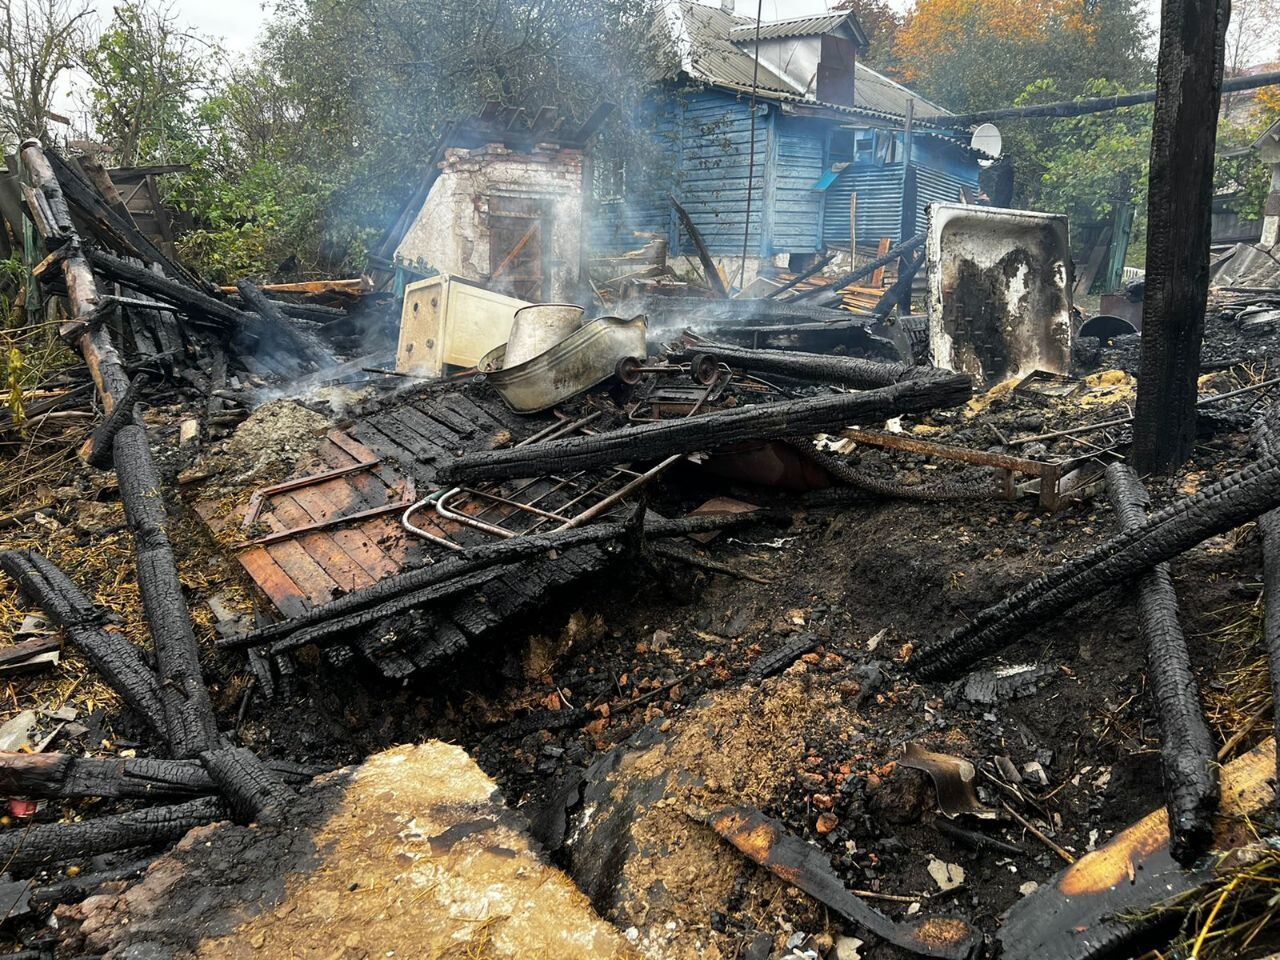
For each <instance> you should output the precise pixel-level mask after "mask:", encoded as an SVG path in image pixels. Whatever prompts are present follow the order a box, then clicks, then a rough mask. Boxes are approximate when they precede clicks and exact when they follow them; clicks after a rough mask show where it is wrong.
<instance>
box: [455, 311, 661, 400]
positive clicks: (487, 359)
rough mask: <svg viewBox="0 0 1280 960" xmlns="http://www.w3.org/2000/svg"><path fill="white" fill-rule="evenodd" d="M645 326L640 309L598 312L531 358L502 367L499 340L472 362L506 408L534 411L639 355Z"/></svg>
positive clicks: (502, 350) (578, 390) (644, 348)
mask: <svg viewBox="0 0 1280 960" xmlns="http://www.w3.org/2000/svg"><path fill="white" fill-rule="evenodd" d="M648 326H649V325H648V321H647V320H646V318H645V316H644V314H637V315H636V316H634V317H632V318H631V319H630V320H624V319H623V318H621V317H599V318H597V319H595V320H592V321H590V322H589V323H585V324H583V325H582V326H581V327H579V328H578V329H577V330H575V331H574V332H573V333H571V334H569V336H567V337H565V338H564V339H563V340H561V341H560V342H559V343H557V344H556V345H555V346H553V347H552V348H551V349H549V350H547V351H546V352H545V353H541V354H539V355H538V356H536V357H534V358H533V359H532V360H526V361H525V362H524V363H520V364H517V365H516V366H514V367H511V368H510V369H504V368H503V365H502V363H503V359H504V358H505V356H506V351H507V345H506V344H505V343H504V344H503V345H502V346H500V347H496V348H494V349H493V350H490V351H489V352H488V353H487V354H485V355H484V357H483V358H482V359H481V360H480V363H479V364H477V367H478V369H479V370H480V371H481V372H482V373H484V374H485V375H486V377H487V379H488V382H489V383H490V384H492V385H493V388H494V389H495V390H496V391H498V395H499V396H500V397H502V399H503V400H504V401H506V404H507V406H509V407H510V408H511V409H512V410H514V411H516V412H517V413H537V412H538V411H539V410H546V409H547V408H548V407H554V406H555V405H556V404H557V403H560V402H561V401H563V400H568V399H569V398H570V397H572V396H574V395H576V394H579V393H581V392H582V391H584V390H590V389H591V388H592V387H594V386H595V385H596V384H598V383H602V382H604V381H605V380H607V379H609V377H611V376H613V373H614V370H615V369H616V368H617V365H618V361H619V360H623V359H626V358H627V357H639V358H644V357H645V356H646V355H647V352H648V348H647V346H646V343H645V336H646V334H647V333H648Z"/></svg>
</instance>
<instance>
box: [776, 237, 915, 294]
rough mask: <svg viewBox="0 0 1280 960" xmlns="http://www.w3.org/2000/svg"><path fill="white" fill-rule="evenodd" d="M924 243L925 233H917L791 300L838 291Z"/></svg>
mask: <svg viewBox="0 0 1280 960" xmlns="http://www.w3.org/2000/svg"><path fill="white" fill-rule="evenodd" d="M923 245H924V234H923V233H917V234H916V235H915V236H914V237H911V238H910V239H909V240H903V241H902V243H900V244H898V245H897V246H896V247H893V248H891V249H890V250H889V252H888V253H886V254H884V255H883V256H879V257H876V258H875V259H874V260H872V261H871V262H870V263H866V264H863V265H862V266H861V267H858V268H857V269H855V270H850V271H849V272H848V273H844V274H841V275H840V276H838V277H836V278H835V279H834V280H832V281H831V282H830V283H828V284H826V285H825V286H822V287H811V288H810V289H808V290H805V291H803V292H802V293H798V294H796V295H795V296H794V297H792V298H791V302H793V303H794V302H795V301H797V300H812V299H814V298H815V297H820V296H824V295H828V294H833V293H838V292H840V291H841V290H843V289H844V288H845V287H847V286H849V284H851V283H857V282H858V281H859V280H861V279H863V278H864V277H869V276H871V274H873V273H875V272H876V271H877V270H879V269H880V268H881V267H887V266H888V265H889V264H891V263H893V261H895V260H898V259H900V258H902V257H905V256H906V255H907V254H908V253H910V252H911V251H912V250H914V249H916V247H920V246H923Z"/></svg>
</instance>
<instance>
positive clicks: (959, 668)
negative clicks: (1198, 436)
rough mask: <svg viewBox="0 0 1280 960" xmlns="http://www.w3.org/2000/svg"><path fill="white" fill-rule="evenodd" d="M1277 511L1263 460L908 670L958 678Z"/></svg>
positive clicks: (1277, 468)
mask: <svg viewBox="0 0 1280 960" xmlns="http://www.w3.org/2000/svg"><path fill="white" fill-rule="evenodd" d="M1278 505H1280V456H1277V455H1269V456H1265V457H1263V458H1261V459H1260V460H1258V461H1257V462H1256V463H1252V464H1250V465H1249V466H1247V467H1245V468H1244V469H1243V470H1241V471H1239V472H1237V473H1233V474H1231V475H1230V476H1228V477H1225V478H1223V479H1222V480H1219V481H1218V482H1217V483H1214V484H1212V485H1211V486H1208V487H1205V488H1204V489H1203V490H1201V491H1200V492H1199V493H1197V494H1195V495H1194V496H1191V497H1184V498H1183V499H1182V500H1179V501H1178V502H1177V503H1175V504H1173V505H1171V506H1168V507H1165V508H1164V509H1162V510H1160V511H1158V512H1156V513H1153V514H1152V515H1151V516H1150V517H1148V518H1147V520H1146V521H1145V522H1144V523H1143V524H1142V525H1141V526H1138V527H1134V528H1133V529H1132V530H1126V531H1124V532H1123V533H1121V534H1120V535H1119V536H1118V537H1115V538H1113V539H1111V540H1108V541H1107V542H1106V543H1104V544H1102V545H1101V546H1098V547H1096V548H1094V549H1093V550H1090V551H1089V552H1088V553H1086V554H1084V555H1083V556H1081V557H1077V558H1076V559H1074V560H1070V561H1068V562H1067V563H1064V564H1062V565H1061V566H1059V567H1057V568H1055V569H1053V570H1050V571H1049V572H1048V573H1045V574H1043V575H1041V576H1039V577H1037V578H1036V579H1035V580H1033V581H1031V583H1029V584H1027V585H1026V586H1024V587H1022V588H1021V589H1019V590H1016V591H1014V592H1013V593H1012V594H1010V595H1009V596H1008V597H1006V598H1005V599H1003V600H1001V601H1000V602H999V603H996V604H993V605H992V606H990V607H987V608H986V609H985V610H982V611H980V612H979V613H978V614H977V615H975V616H974V617H973V619H972V620H970V621H969V622H968V623H966V624H965V625H964V626H963V627H960V628H958V629H956V630H954V631H952V633H951V634H950V635H949V636H947V637H945V638H943V639H941V640H936V641H934V642H932V643H926V644H924V645H923V646H922V647H921V648H920V649H918V650H917V651H916V653H915V655H914V656H913V657H912V659H911V661H910V668H911V669H912V671H914V672H916V673H918V674H920V675H921V676H923V677H925V678H928V679H931V680H932V679H946V678H950V677H954V676H957V675H958V674H960V673H963V672H964V671H965V670H967V669H968V668H969V667H971V666H972V665H973V664H974V663H975V662H977V661H978V660H980V659H982V658H983V657H985V656H988V655H990V654H992V653H995V652H996V651H998V650H1000V649H1002V648H1004V647H1005V646H1006V645H1008V644H1010V643H1012V642H1013V641H1015V640H1018V639H1021V638H1022V637H1024V636H1026V634H1027V632H1028V631H1029V630H1032V629H1034V628H1035V627H1038V626H1040V625H1041V624H1043V623H1047V622H1048V621H1049V620H1052V619H1053V618H1054V617H1056V616H1058V615H1059V614H1061V613H1063V612H1064V611H1066V610H1069V609H1070V608H1071V607H1073V606H1074V605H1075V604H1077V603H1079V602H1080V601H1082V600H1087V599H1089V598H1092V597H1096V596H1098V595H1099V594H1101V593H1103V592H1104V591H1106V590H1107V589H1108V588H1110V587H1113V586H1114V585H1115V584H1117V583H1122V582H1124V581H1125V580H1129V579H1132V578H1133V577H1136V576H1137V575H1138V574H1140V573H1143V572H1145V571H1147V570H1150V569H1151V568H1152V567H1154V566H1155V565H1156V564H1158V563H1163V562H1164V561H1166V560H1172V559H1173V558H1174V557H1176V556H1177V555H1178V554H1180V553H1182V552H1183V551H1185V550H1189V549H1191V548H1192V547H1194V546H1195V545H1196V544H1198V543H1201V542H1202V541H1204V540H1207V539H1208V538H1209V537H1212V536H1215V535H1217V534H1220V533H1226V532H1227V531H1228V530H1232V529H1234V528H1236V527H1238V526H1240V524H1242V523H1247V522H1248V521H1250V520H1252V519H1254V518H1255V517H1258V516H1261V515H1262V514H1263V513H1265V512H1267V511H1268V510H1271V509H1273V508H1274V507H1276V506H1278Z"/></svg>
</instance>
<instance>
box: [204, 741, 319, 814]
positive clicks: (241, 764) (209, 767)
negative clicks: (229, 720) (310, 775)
mask: <svg viewBox="0 0 1280 960" xmlns="http://www.w3.org/2000/svg"><path fill="white" fill-rule="evenodd" d="M200 762H201V763H203V764H204V768H205V770H206V771H208V774H209V776H210V778H211V779H212V780H213V781H214V783H216V784H217V785H218V789H219V791H220V792H221V793H222V795H223V796H224V797H226V799H227V803H228V804H229V805H230V806H231V812H232V813H233V814H234V816H235V819H236V820H237V821H238V822H240V823H249V822H251V821H254V820H257V821H259V822H264V823H265V822H279V820H280V819H281V817H282V815H283V813H284V811H285V809H286V808H287V807H288V806H289V802H290V801H291V800H293V799H294V798H295V794H294V792H293V791H292V790H290V789H289V788H288V787H286V786H285V785H284V783H283V782H282V781H281V780H280V779H279V778H277V777H276V776H274V775H273V774H272V772H271V771H270V770H269V769H267V767H266V765H265V764H263V763H262V761H261V760H259V759H258V757H257V755H256V754H254V753H253V752H252V751H250V750H246V749H245V748H244V747H230V746H223V747H218V748H217V749H215V750H206V751H205V752H204V753H202V754H201V755H200Z"/></svg>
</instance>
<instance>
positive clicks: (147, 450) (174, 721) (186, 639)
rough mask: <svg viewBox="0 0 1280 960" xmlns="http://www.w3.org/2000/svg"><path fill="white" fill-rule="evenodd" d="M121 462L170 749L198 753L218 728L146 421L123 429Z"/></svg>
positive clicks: (118, 445)
mask: <svg viewBox="0 0 1280 960" xmlns="http://www.w3.org/2000/svg"><path fill="white" fill-rule="evenodd" d="M115 463H116V475H117V476H118V477H119V479H120V500H121V502H123V504H124V512H125V519H126V520H127V521H128V524H129V529H130V531H131V532H132V533H133V540H134V544H135V550H136V553H137V564H138V593H139V594H140V595H141V597H142V605H143V609H144V610H145V612H146V615H147V623H148V624H149V625H150V627H151V636H152V638H153V639H154V641H155V649H156V663H157V666H158V668H159V673H160V687H161V689H160V696H161V701H162V703H163V704H164V712H165V722H166V726H167V728H168V731H169V746H170V748H171V749H172V751H173V753H174V755H175V756H177V757H194V756H197V755H198V754H200V753H201V752H202V751H205V750H211V749H213V748H214V747H215V746H216V745H217V744H218V725H217V723H216V721H215V720H214V716H213V704H212V703H211V702H210V700H209V691H208V689H207V688H206V687H205V685H204V680H203V678H202V677H201V673H200V656H199V651H198V649H197V646H196V637H195V632H194V630H193V629H192V627H191V617H190V615H189V614H188V612H187V602H186V599H185V598H184V596H183V593H182V583H181V582H180V581H179V579H178V566H177V561H176V560H175V559H174V556H173V545H172V544H171V543H170V542H169V535H168V534H167V533H166V532H165V526H166V521H167V517H166V515H165V507H164V491H163V489H162V488H161V486H160V477H159V474H157V472H156V467H155V463H154V462H153V461H152V459H151V447H150V445H149V444H148V442H147V434H146V431H145V430H144V429H143V428H142V427H141V426H138V425H136V424H130V425H129V426H126V427H123V428H122V429H121V430H120V432H119V433H117V434H116V440H115Z"/></svg>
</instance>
